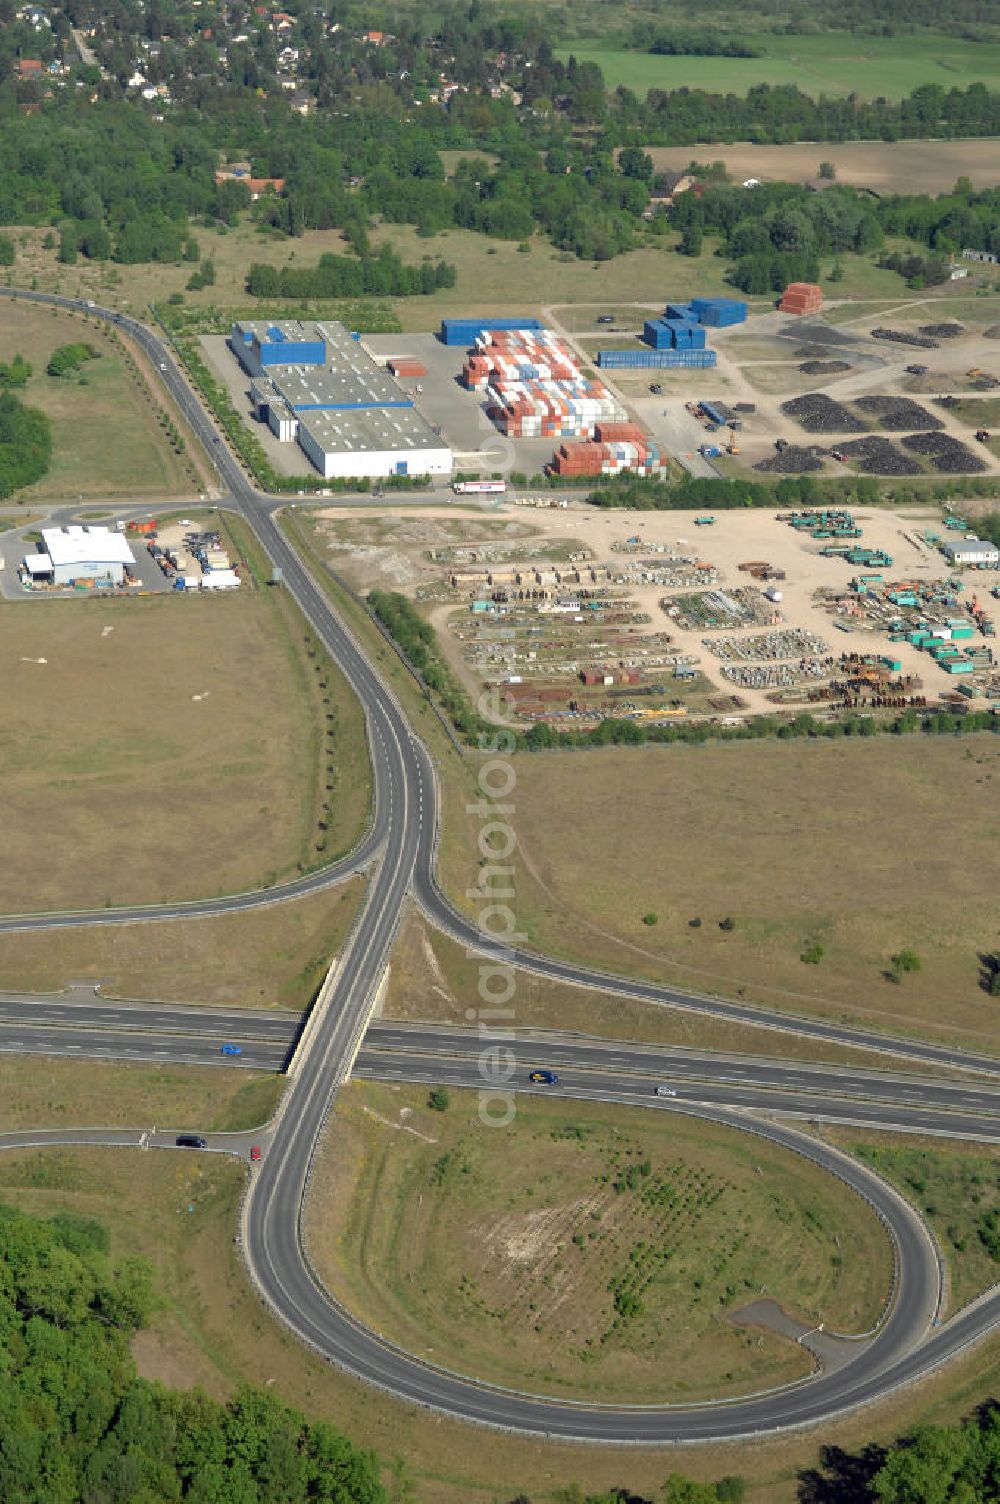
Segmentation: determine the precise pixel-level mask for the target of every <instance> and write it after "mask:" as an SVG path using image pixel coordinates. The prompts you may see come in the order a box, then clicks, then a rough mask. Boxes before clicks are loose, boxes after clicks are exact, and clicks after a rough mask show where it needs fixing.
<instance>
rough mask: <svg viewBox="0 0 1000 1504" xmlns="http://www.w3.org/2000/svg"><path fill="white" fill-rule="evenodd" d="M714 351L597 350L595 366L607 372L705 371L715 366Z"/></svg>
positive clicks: (715, 357)
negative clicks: (675, 367)
mask: <svg viewBox="0 0 1000 1504" xmlns="http://www.w3.org/2000/svg"><path fill="white" fill-rule="evenodd" d="M716 359H717V356H716V353H715V351H714V350H599V351H598V352H597V364H598V365H599V366H602V367H603V368H604V369H605V370H607V371H626V370H654V369H658V370H663V369H664V368H665V367H667V366H686V367H688V368H689V369H690V368H695V369H698V370H706V369H708V368H709V367H711V366H714V365H715V362H716Z"/></svg>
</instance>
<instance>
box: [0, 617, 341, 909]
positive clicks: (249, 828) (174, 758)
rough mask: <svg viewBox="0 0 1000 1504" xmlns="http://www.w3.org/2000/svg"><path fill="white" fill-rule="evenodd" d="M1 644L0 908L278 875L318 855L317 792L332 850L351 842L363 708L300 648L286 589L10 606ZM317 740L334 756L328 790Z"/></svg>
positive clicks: (0, 629) (224, 888)
mask: <svg viewBox="0 0 1000 1504" xmlns="http://www.w3.org/2000/svg"><path fill="white" fill-rule="evenodd" d="M0 643H2V652H3V659H4V665H5V671H4V697H5V711H6V716H5V729H4V730H3V731H2V732H0V748H2V752H3V760H4V793H5V813H6V825H7V830H8V832H9V837H10V839H9V842H8V849H7V860H6V861H5V863H4V868H3V874H2V876H0V908H3V909H5V910H7V911H19V910H30V909H45V908H55V907H67V906H73V905H81V906H85V907H99V906H100V905H102V904H105V903H114V902H126V901H128V902H152V903H156V902H159V901H162V900H164V899H168V898H186V897H196V896H202V895H206V894H213V893H220V892H229V891H234V890H238V889H242V888H248V887H255V886H257V885H258V884H260V883H261V882H268V881H273V880H275V879H277V878H279V877H281V876H284V875H286V874H288V873H291V872H294V870H295V868H296V865H297V864H298V863H299V862H303V861H304V862H306V863H309V862H315V861H316V860H317V859H318V855H317V852H316V850H315V845H316V837H317V834H318V831H317V820H318V817H319V810H320V806H321V804H322V803H323V802H324V801H326V800H327V799H328V797H329V799H330V800H332V801H333V807H332V810H331V812H330V815H329V824H330V831H329V832H328V833H327V836H326V840H327V847H328V850H327V853H326V854H327V856H328V857H331V856H333V855H334V854H335V852H336V851H337V850H338V849H346V848H347V847H349V846H350V845H351V844H352V843H353V841H354V840H355V839H356V837H357V834H358V832H359V830H360V828H361V827H362V825H363V822H364V819H365V816H366V811H367V803H368V783H367V763H366V761H365V758H364V741H363V730H362V727H361V722H360V712H359V711H358V709H357V706H356V705H355V702H354V701H353V698H352V697H351V696H350V695H349V693H348V691H347V689H346V686H344V685H343V683H342V681H341V682H340V683H339V684H338V683H337V682H336V681H335V679H334V678H333V677H332V670H329V671H326V670H325V665H323V664H322V660H321V659H319V658H318V657H317V658H314V659H309V658H308V657H307V656H306V653H305V651H304V650H303V638H302V623H301V618H299V616H298V615H297V613H296V612H295V610H294V608H293V607H292V605H291V603H290V602H289V601H288V600H287V599H286V597H285V596H284V593H283V592H269V591H262V590H251V589H250V588H248V587H244V588H243V589H242V590H240V591H239V592H234V593H232V594H231V595H227V596H224V597H218V596H213V597H212V598H210V599H209V598H206V599H201V598H195V599H193V600H189V599H187V598H184V599H180V598H179V597H177V596H175V595H173V594H169V595H165V596H156V597H148V598H145V599H132V600H110V599H109V600H103V599H102V600H83V601H78V600H72V601H66V600H59V601H50V602H45V603H43V604H41V605H39V604H36V605H34V606H33V607H32V606H28V605H8V606H6V607H0ZM39 660H43V661H39ZM321 666H322V667H321ZM337 677H338V678H339V676H337ZM324 684H325V685H326V686H327V687H326V688H323V687H322V685H324ZM328 701H329V705H328V704H327V702H328ZM329 715H333V716H334V720H333V721H330V720H329V719H328V716H329ZM327 742H329V746H330V755H331V757H339V756H340V755H341V752H342V753H343V757H344V763H345V766H344V769H343V770H342V772H340V773H338V775H337V787H336V789H335V792H334V793H333V794H332V795H330V796H327V795H326V794H325V792H324V785H323V783H322V782H321V780H322V779H325V778H326V776H327V775H326V773H325V768H324V761H323V759H321V757H320V755H319V754H320V751H321V749H322V748H323V747H324V746H325V745H326V743H327Z"/></svg>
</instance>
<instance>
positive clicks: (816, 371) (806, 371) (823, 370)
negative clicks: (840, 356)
mask: <svg viewBox="0 0 1000 1504" xmlns="http://www.w3.org/2000/svg"><path fill="white" fill-rule="evenodd" d="M850 369H851V364H850V361H847V360H807V361H806V362H805V364H804V365H801V366H799V370H800V371H801V372H802V374H803V376H837V375H839V373H840V372H841V371H849V370H850Z"/></svg>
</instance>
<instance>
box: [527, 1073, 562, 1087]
mask: <svg viewBox="0 0 1000 1504" xmlns="http://www.w3.org/2000/svg"><path fill="white" fill-rule="evenodd" d="M528 1080H529V1081H533V1082H534V1083H535V1085H536V1086H555V1084H556V1082H557V1081H558V1080H559V1077H558V1076H557V1075H556V1074H555V1073H554V1072H553V1071H532V1072H531V1075H530V1076H529V1077H528Z"/></svg>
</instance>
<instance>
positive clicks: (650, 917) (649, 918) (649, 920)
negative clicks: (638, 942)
mask: <svg viewBox="0 0 1000 1504" xmlns="http://www.w3.org/2000/svg"><path fill="white" fill-rule="evenodd" d="M642 922H643V924H648V925H649V926H650V927H652V926H653V925H654V924H655V923H656V922H657V916H656V915H655V914H654V913H653V912H652V910H650V912H649V913H648V914H643V916H642Z"/></svg>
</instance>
